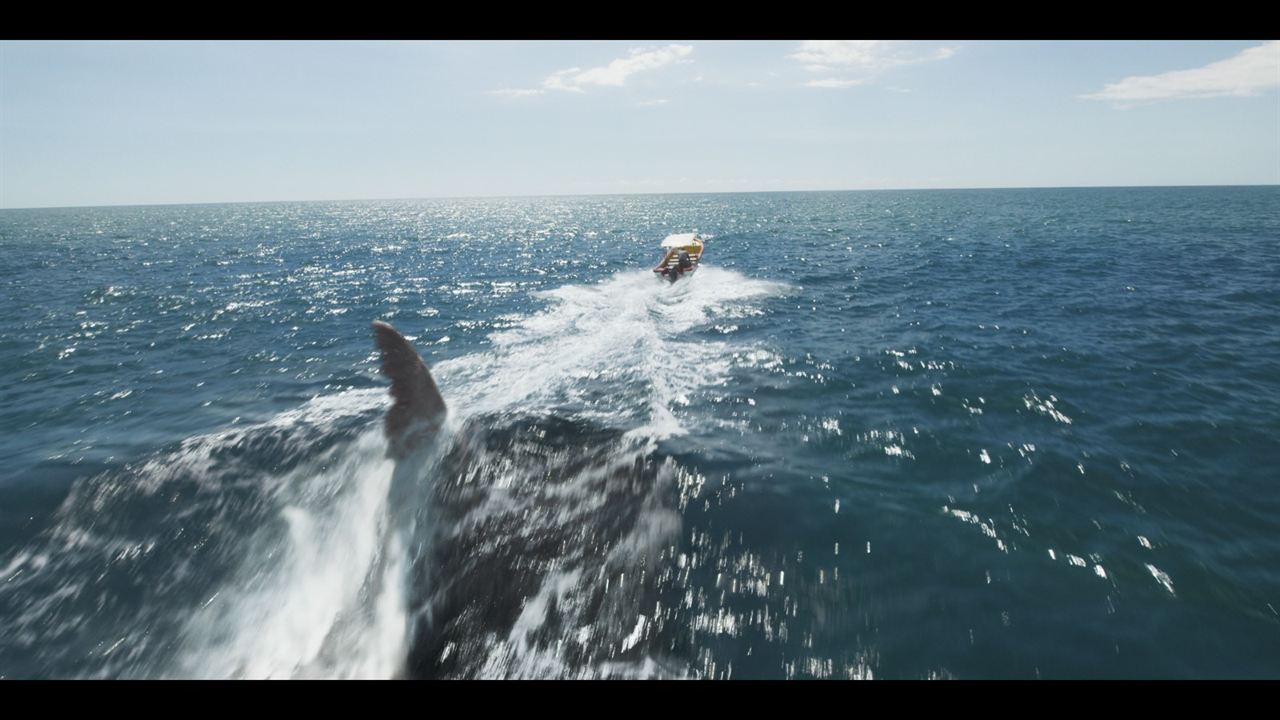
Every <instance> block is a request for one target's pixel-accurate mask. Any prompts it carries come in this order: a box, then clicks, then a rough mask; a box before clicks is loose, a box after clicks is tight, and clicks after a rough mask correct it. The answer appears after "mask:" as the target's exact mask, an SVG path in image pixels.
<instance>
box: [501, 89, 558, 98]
mask: <svg viewBox="0 0 1280 720" xmlns="http://www.w3.org/2000/svg"><path fill="white" fill-rule="evenodd" d="M544 92H546V90H538V89H531V88H504V89H502V90H490V91H489V94H490V95H504V96H506V97H528V96H530V95H541V94H543V93H544Z"/></svg>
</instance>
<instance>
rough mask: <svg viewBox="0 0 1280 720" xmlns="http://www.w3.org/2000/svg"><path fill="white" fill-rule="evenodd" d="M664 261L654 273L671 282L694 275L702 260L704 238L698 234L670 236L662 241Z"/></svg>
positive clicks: (655, 268)
mask: <svg viewBox="0 0 1280 720" xmlns="http://www.w3.org/2000/svg"><path fill="white" fill-rule="evenodd" d="M662 249H663V255H662V260H661V261H659V262H658V264H657V265H655V266H654V268H653V271H654V272H655V273H658V277H661V278H663V279H665V280H667V281H669V282H675V281H676V280H679V279H680V278H682V277H685V276H686V275H692V274H693V273H694V271H696V270H697V269H698V263H699V262H700V261H701V260H702V237H701V236H700V235H698V233H696V232H691V233H680V234H678V235H668V236H667V239H666V240H663V241H662Z"/></svg>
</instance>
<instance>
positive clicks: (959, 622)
mask: <svg viewBox="0 0 1280 720" xmlns="http://www.w3.org/2000/svg"><path fill="white" fill-rule="evenodd" d="M693 230H697V231H699V232H701V233H703V234H704V235H706V236H708V237H709V238H710V239H709V240H708V241H707V245H706V253H705V255H704V264H703V266H702V267H701V268H700V269H699V270H698V272H697V273H696V274H694V275H693V276H692V277H690V278H688V279H685V280H681V281H679V282H676V283H674V284H668V283H666V282H663V281H661V280H659V279H657V278H655V277H654V276H653V273H651V272H650V270H649V268H650V267H651V266H652V265H653V264H654V263H655V262H656V261H657V259H658V256H659V249H658V244H659V242H660V241H661V240H662V238H663V237H664V236H665V235H667V234H668V233H675V232H687V231H693ZM0 251H2V252H3V262H0V300H2V302H3V305H2V307H3V310H2V312H0V398H2V400H0V677H3V678H49V677H59V678H66V677H72V678H74V677H109V678H124V677H273V678H280V677H411V678H421V677H431V678H453V677H614V678H619V677H621V678H650V677H674V678H732V679H740V678H876V679H879V678H1222V677H1228V678H1276V677H1280V187H1274V186H1269V187H1222V188H1214V187H1206V188H1125V189H1062V190H1053V189H1035V190H972V191H965V190H954V191H882V192H833V193H825V192H815V193H761V194H723V195H665V196H663V195H650V196H640V195H636V196H593V197H548V198H514V199H464V200H416V201H368V202H320V203H274V204H232V205H190V206H154V207H112V208H80V209H46V210H6V211H0ZM375 319H381V320H385V321H388V322H390V323H392V324H393V325H395V326H396V327H397V328H399V329H400V330H401V331H402V332H404V333H405V335H406V336H408V337H409V338H410V339H411V340H412V342H413V343H414V344H415V346H416V347H417V348H418V349H419V351H420V352H421V354H422V355H423V356H424V358H425V359H426V361H427V363H428V364H429V365H430V367H431V370H432V372H433V374H434V375H435V378H436V381H437V383H438V384H439V387H440V389H441V392H442V394H443V395H444V397H445V400H446V402H447V403H448V407H449V415H448V422H447V424H446V426H445V427H444V428H442V430H441V432H440V434H439V435H438V436H437V437H436V438H435V440H434V441H433V444H432V446H431V447H430V448H429V451H428V452H427V453H426V454H425V455H423V456H420V457H418V458H416V459H413V460H411V461H410V460H407V461H405V462H401V463H397V462H396V461H394V460H393V459H391V458H389V457H388V455H387V441H386V438H385V437H384V435H383V429H382V418H383V415H384V413H385V412H386V409H387V408H388V407H389V406H390V399H389V396H388V394H387V385H388V383H387V381H386V379H385V378H383V377H382V376H381V375H379V373H378V356H377V354H376V352H375V349H374V346H373V341H372V335H371V330H370V322H371V321H373V320H375Z"/></svg>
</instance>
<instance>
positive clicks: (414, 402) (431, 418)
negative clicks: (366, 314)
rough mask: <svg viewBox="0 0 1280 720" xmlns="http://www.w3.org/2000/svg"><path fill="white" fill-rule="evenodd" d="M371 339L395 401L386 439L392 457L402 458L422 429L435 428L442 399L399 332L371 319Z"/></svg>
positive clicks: (441, 412)
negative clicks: (389, 382)
mask: <svg viewBox="0 0 1280 720" xmlns="http://www.w3.org/2000/svg"><path fill="white" fill-rule="evenodd" d="M373 339H374V342H375V343H376V344H377V345H378V350H380V351H381V352H382V374H383V375H386V376H387V377H388V378H390V379H391V397H392V399H393V400H395V404H393V405H392V406H391V409H390V410H388V411H387V418H386V425H385V429H386V433H387V439H388V440H390V441H391V453H392V455H394V456H396V457H403V456H405V455H407V454H408V453H410V452H412V450H413V449H414V446H415V445H416V444H417V443H418V441H420V440H421V437H422V435H423V431H424V430H434V429H435V428H436V427H438V425H439V423H440V420H441V418H443V417H444V414H445V404H444V398H442V397H440V390H439V389H437V388H436V382H435V380H433V379H432V378H431V372H430V371H429V370H427V364H426V362H424V361H423V360H422V356H421V355H419V354H418V351H417V350H414V349H413V346H412V345H410V344H409V341H408V340H406V339H405V337H404V336H403V335H401V334H400V332H399V331H397V330H396V329H395V328H393V327H391V326H390V325H388V324H387V323H384V322H382V321H381V320H375V321H374V322H373Z"/></svg>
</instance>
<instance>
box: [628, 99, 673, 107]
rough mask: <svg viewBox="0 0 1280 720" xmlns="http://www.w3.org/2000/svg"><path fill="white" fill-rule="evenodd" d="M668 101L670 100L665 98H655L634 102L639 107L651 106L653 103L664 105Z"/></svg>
mask: <svg viewBox="0 0 1280 720" xmlns="http://www.w3.org/2000/svg"><path fill="white" fill-rule="evenodd" d="M669 102H671V101H670V100H668V99H667V98H657V99H656V100H642V101H640V102H638V103H636V104H637V105H639V106H640V107H653V106H654V105H666V104H667V103H669Z"/></svg>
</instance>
